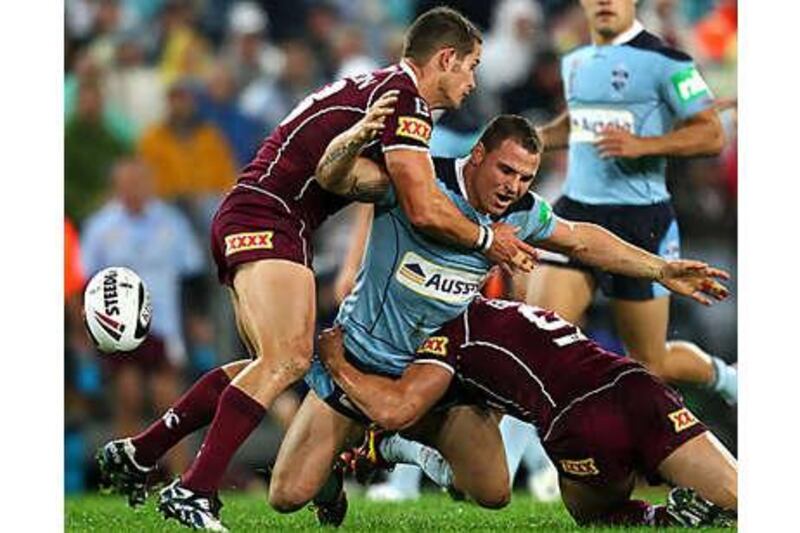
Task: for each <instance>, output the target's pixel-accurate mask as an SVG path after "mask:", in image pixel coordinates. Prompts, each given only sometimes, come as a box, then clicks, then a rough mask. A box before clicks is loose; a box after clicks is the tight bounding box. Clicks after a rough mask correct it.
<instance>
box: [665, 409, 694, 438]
mask: <svg viewBox="0 0 800 533" xmlns="http://www.w3.org/2000/svg"><path fill="white" fill-rule="evenodd" d="M668 416H669V419H670V420H671V421H672V426H673V428H674V429H675V433H680V432H681V431H683V430H684V429H688V428H690V427H692V426H693V425H695V424H697V419H696V418H695V417H694V415H693V414H692V412H691V411H689V410H688V409H687V408H685V407H684V408H683V409H678V410H677V411H674V412H672V413H670V414H669V415H668Z"/></svg>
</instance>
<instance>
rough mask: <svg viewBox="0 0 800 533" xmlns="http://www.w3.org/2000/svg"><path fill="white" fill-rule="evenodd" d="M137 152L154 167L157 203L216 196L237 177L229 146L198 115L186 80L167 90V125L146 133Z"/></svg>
mask: <svg viewBox="0 0 800 533" xmlns="http://www.w3.org/2000/svg"><path fill="white" fill-rule="evenodd" d="M138 150H139V153H140V154H141V156H142V158H143V159H144V160H145V161H146V162H147V163H148V164H149V165H150V166H151V167H152V168H153V171H154V174H155V190H156V193H157V194H158V196H160V197H161V198H168V199H176V198H183V199H187V200H200V201H202V200H204V199H206V198H208V197H217V196H219V195H221V194H223V193H224V192H226V191H227V190H228V188H229V187H230V186H231V185H232V184H233V181H234V178H235V176H236V166H235V162H234V159H233V154H232V152H231V148H230V146H229V145H228V143H227V141H226V140H225V137H224V136H223V134H222V133H221V132H220V130H219V129H217V128H216V127H215V126H214V125H212V124H210V123H208V122H206V121H204V120H202V119H201V118H200V117H199V116H198V114H197V110H196V108H195V97H194V95H193V93H192V86H191V85H190V84H189V83H188V82H187V81H180V82H177V83H175V84H173V85H172V87H170V89H169V94H168V99H167V117H166V120H165V121H164V122H162V123H160V124H156V125H154V126H152V127H150V128H148V129H147V130H145V132H144V133H143V134H142V138H141V140H140V141H139V146H138Z"/></svg>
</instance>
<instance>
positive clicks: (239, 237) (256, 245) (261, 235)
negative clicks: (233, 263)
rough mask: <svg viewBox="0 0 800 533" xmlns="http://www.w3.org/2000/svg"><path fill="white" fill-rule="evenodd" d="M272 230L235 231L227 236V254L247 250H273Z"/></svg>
mask: <svg viewBox="0 0 800 533" xmlns="http://www.w3.org/2000/svg"><path fill="white" fill-rule="evenodd" d="M272 234H273V232H271V231H254V232H249V233H234V234H233V235H227V236H226V237H225V255H226V256H229V255H232V254H235V253H238V252H244V251H247V250H272Z"/></svg>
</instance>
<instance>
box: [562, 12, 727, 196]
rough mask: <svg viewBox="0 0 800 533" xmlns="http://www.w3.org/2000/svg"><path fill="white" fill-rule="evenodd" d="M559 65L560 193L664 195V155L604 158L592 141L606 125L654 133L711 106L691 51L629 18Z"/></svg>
mask: <svg viewBox="0 0 800 533" xmlns="http://www.w3.org/2000/svg"><path fill="white" fill-rule="evenodd" d="M561 72H562V77H563V82H564V90H565V97H566V101H567V107H568V109H569V117H570V137H569V166H568V169H567V180H566V182H565V184H564V190H563V193H564V195H566V196H567V197H568V198H570V199H572V200H575V201H578V202H583V203H587V204H626V205H648V204H654V203H658V202H663V201H665V200H668V199H669V193H668V192H667V187H666V180H665V171H666V158H664V157H642V158H638V159H623V158H609V159H605V160H604V159H601V158H600V155H599V152H598V150H597V148H595V146H594V144H593V143H594V141H595V140H596V138H597V134H598V133H599V132H600V131H602V130H603V129H604V128H605V127H608V126H616V127H620V128H623V129H626V130H628V131H630V132H632V133H633V134H635V135H638V136H643V137H654V136H660V135H663V134H665V133H668V132H669V131H671V130H672V129H673V125H674V124H675V123H676V122H677V121H680V120H683V119H686V118H688V117H691V116H692V115H694V114H696V113H698V112H700V111H703V110H705V109H708V108H709V107H711V106H712V105H713V95H712V93H711V91H710V89H709V88H708V86H707V85H706V83H705V81H704V80H703V78H702V76H700V73H699V72H698V71H697V69H696V67H695V65H694V62H693V61H692V59H691V58H690V57H689V56H688V55H686V54H684V53H682V52H679V51H677V50H674V49H671V48H668V47H667V46H666V45H665V44H664V43H663V42H662V41H661V40H660V39H659V38H658V37H656V36H654V35H652V34H651V33H648V32H647V31H645V30H644V29H643V28H642V26H641V25H640V24H639V23H638V22H637V23H636V24H634V26H633V27H632V28H631V29H630V30H629V31H627V32H625V33H624V34H622V35H620V36H619V37H618V38H617V40H616V41H615V44H611V45H607V46H595V45H590V46H584V47H581V48H579V49H577V50H575V51H573V52H572V53H570V54H568V55H567V56H565V57H564V59H563V60H562V66H561Z"/></svg>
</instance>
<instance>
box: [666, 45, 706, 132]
mask: <svg viewBox="0 0 800 533" xmlns="http://www.w3.org/2000/svg"><path fill="white" fill-rule="evenodd" d="M661 91H662V93H663V95H664V98H665V99H666V101H667V103H668V105H669V107H670V109H671V110H672V112H673V113H674V114H675V116H676V117H677V118H678V119H681V120H683V119H685V118H689V117H691V116H692V115H695V114H697V113H699V112H700V111H705V110H706V109H709V108H710V107H711V106H713V105H714V94H713V93H712V92H711V89H710V88H709V87H708V84H707V83H706V81H705V80H704V79H703V76H702V75H700V71H699V70H697V66H696V65H695V64H694V62H693V61H691V60H687V61H677V60H674V59H665V73H664V76H663V79H662V81H661Z"/></svg>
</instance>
